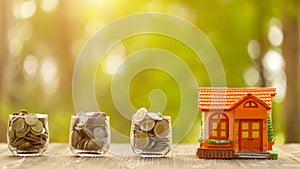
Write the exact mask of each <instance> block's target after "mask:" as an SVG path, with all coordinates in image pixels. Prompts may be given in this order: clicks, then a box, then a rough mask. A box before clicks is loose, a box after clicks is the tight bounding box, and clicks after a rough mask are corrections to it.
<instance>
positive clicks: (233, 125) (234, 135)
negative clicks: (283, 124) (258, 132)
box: [202, 99, 271, 151]
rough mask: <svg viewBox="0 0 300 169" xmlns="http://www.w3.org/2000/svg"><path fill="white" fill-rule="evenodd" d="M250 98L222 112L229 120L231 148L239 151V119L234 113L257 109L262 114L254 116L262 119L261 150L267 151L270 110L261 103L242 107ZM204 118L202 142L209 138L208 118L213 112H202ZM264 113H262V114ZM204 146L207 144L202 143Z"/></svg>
mask: <svg viewBox="0 0 300 169" xmlns="http://www.w3.org/2000/svg"><path fill="white" fill-rule="evenodd" d="M249 100H252V99H247V100H245V101H244V102H243V103H241V104H240V105H238V106H237V107H236V108H235V109H233V110H231V111H225V112H223V113H224V114H226V115H227V117H228V120H229V139H230V140H231V141H232V142H233V144H232V145H233V148H234V149H235V150H236V151H239V149H240V147H239V121H240V119H236V118H235V117H236V116H235V115H236V113H237V111H242V112H243V113H245V114H248V113H251V112H257V111H258V110H259V111H260V112H261V113H260V114H261V115H262V116H258V117H256V118H257V119H262V151H267V150H268V121H267V117H268V116H269V115H270V114H271V110H267V109H266V108H265V107H264V106H262V105H261V104H259V103H257V102H256V103H257V105H258V107H257V108H244V107H243V105H244V103H246V102H247V101H249ZM253 101H254V100H253ZM202 113H203V114H202V115H203V116H204V118H203V120H204V122H203V125H204V126H202V130H203V136H202V137H203V143H205V142H206V140H207V139H209V118H210V116H211V115H213V114H214V113H215V112H214V111H211V112H202ZM263 114H264V115H263ZM242 119H247V116H244V117H243V118H242ZM204 147H205V148H207V145H206V144H204Z"/></svg>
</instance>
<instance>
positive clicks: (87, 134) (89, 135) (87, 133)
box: [83, 127, 94, 139]
mask: <svg viewBox="0 0 300 169" xmlns="http://www.w3.org/2000/svg"><path fill="white" fill-rule="evenodd" d="M83 131H84V132H83V133H84V135H85V138H87V139H93V138H94V133H93V132H92V131H91V130H89V129H88V128H85V127H84V128H83Z"/></svg>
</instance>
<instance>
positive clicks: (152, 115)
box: [147, 112, 163, 120]
mask: <svg viewBox="0 0 300 169" xmlns="http://www.w3.org/2000/svg"><path fill="white" fill-rule="evenodd" d="M147 116H148V117H150V118H151V119H153V120H163V116H160V115H159V114H158V113H153V112H148V113H147Z"/></svg>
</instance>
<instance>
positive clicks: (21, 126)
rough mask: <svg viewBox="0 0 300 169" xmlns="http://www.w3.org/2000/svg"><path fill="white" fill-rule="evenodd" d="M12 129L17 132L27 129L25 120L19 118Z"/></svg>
mask: <svg viewBox="0 0 300 169" xmlns="http://www.w3.org/2000/svg"><path fill="white" fill-rule="evenodd" d="M12 127H13V129H14V130H15V131H21V130H23V129H24V127H25V123H24V120H23V119H22V118H18V119H17V120H16V121H15V122H14V123H13V124H12Z"/></svg>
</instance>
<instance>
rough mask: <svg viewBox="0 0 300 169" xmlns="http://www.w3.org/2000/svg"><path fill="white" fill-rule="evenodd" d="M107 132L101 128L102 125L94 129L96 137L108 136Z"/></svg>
mask: <svg viewBox="0 0 300 169" xmlns="http://www.w3.org/2000/svg"><path fill="white" fill-rule="evenodd" d="M106 135H107V134H106V132H105V131H104V130H103V129H102V128H101V127H97V128H95V129H94V137H95V138H96V139H99V140H101V139H104V138H105V137H106Z"/></svg>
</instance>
